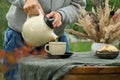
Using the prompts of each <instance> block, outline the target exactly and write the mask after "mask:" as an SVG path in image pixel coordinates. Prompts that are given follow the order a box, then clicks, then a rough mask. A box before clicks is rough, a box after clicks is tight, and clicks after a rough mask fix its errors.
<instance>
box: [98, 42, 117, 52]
mask: <svg viewBox="0 0 120 80" xmlns="http://www.w3.org/2000/svg"><path fill="white" fill-rule="evenodd" d="M98 51H100V52H105V51H106V52H117V51H118V49H117V48H116V47H115V46H113V45H110V44H105V45H104V46H103V47H101V48H100V49H99V50H98Z"/></svg>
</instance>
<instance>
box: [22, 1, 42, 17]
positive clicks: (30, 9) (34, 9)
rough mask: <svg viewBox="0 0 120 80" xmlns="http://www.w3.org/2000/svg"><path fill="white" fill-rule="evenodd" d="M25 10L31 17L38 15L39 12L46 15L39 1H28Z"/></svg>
mask: <svg viewBox="0 0 120 80" xmlns="http://www.w3.org/2000/svg"><path fill="white" fill-rule="evenodd" d="M23 9H24V12H25V13H26V14H29V16H34V15H38V14H39V10H40V11H41V13H42V14H43V15H44V11H43V9H42V6H41V5H40V3H39V2H38V0H26V2H25V5H24V7H23Z"/></svg>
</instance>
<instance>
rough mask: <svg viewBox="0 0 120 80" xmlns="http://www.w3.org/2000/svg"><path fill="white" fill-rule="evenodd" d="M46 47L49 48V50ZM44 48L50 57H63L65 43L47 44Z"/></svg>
mask: <svg viewBox="0 0 120 80" xmlns="http://www.w3.org/2000/svg"><path fill="white" fill-rule="evenodd" d="M47 47H49V50H48V49H47ZM44 48H45V51H46V52H47V53H50V54H51V55H64V54H65V51H66V42H49V43H48V44H46V45H45V47H44Z"/></svg>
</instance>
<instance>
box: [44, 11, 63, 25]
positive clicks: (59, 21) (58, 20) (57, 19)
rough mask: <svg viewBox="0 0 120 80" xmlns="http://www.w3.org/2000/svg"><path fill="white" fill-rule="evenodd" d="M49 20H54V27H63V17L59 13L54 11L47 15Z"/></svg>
mask: <svg viewBox="0 0 120 80" xmlns="http://www.w3.org/2000/svg"><path fill="white" fill-rule="evenodd" d="M46 16H47V17H48V18H51V17H52V18H54V21H53V23H52V25H53V27H60V26H61V25H62V16H61V14H60V13H59V12H56V11H52V12H50V13H49V14H47V15H46Z"/></svg>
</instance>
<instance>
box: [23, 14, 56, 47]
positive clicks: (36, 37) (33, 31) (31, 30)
mask: <svg viewBox="0 0 120 80" xmlns="http://www.w3.org/2000/svg"><path fill="white" fill-rule="evenodd" d="M53 20H54V19H53V18H50V19H49V18H47V17H45V16H44V15H42V14H41V12H39V15H38V16H33V17H28V18H27V20H26V22H25V23H24V25H23V28H22V36H23V38H24V40H25V41H26V42H27V43H30V44H31V45H32V46H42V45H44V44H45V43H47V42H49V41H50V40H56V39H57V38H58V37H57V35H56V34H55V33H54V32H53V26H52V22H53Z"/></svg>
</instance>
